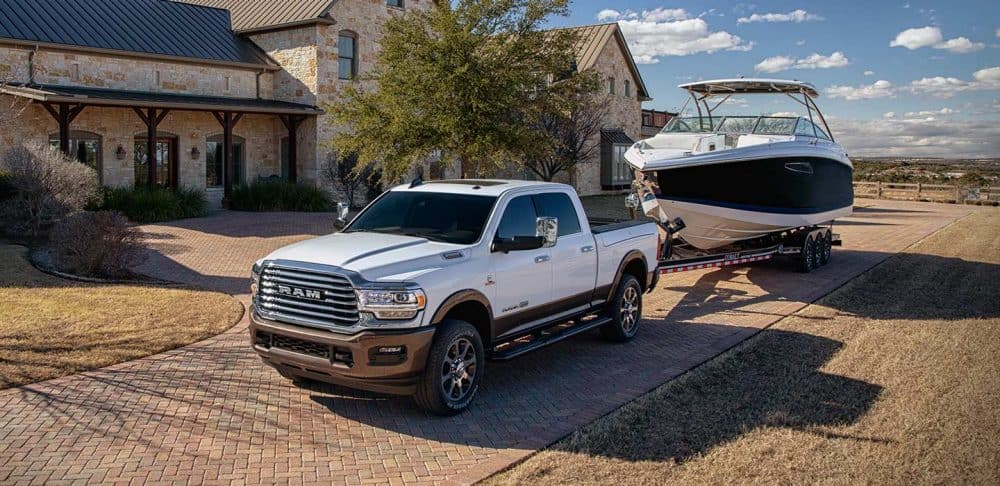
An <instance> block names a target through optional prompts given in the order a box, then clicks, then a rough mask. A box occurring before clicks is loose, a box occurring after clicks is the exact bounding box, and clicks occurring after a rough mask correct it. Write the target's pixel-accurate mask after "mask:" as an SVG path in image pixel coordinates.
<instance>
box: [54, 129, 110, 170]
mask: <svg viewBox="0 0 1000 486" xmlns="http://www.w3.org/2000/svg"><path fill="white" fill-rule="evenodd" d="M49 146H51V147H52V148H54V149H56V150H59V133H52V134H49ZM101 149H102V147H101V136H100V135H98V134H96V133H91V132H82V131H76V130H73V131H71V132H69V153H70V157H73V158H74V159H76V160H78V161H80V163H82V164H84V165H86V166H87V167H90V168H91V169H94V170H96V171H97V177H98V178H100V177H101V175H102V174H101V168H102V163H101V159H102V157H101Z"/></svg>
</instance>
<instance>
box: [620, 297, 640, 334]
mask: <svg viewBox="0 0 1000 486" xmlns="http://www.w3.org/2000/svg"><path fill="white" fill-rule="evenodd" d="M619 312H620V314H619V316H620V318H621V325H622V331H624V332H625V334H632V332H633V331H634V330H635V328H636V326H638V324H639V317H640V316H639V289H637V288H635V286H629V287H627V288H626V289H625V292H623V293H622V302H621V310H620V311H619Z"/></svg>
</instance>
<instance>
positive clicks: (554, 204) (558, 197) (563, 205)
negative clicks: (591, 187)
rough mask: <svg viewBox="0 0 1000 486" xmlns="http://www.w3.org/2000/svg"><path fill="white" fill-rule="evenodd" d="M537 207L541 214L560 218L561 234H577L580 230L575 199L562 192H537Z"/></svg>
mask: <svg viewBox="0 0 1000 486" xmlns="http://www.w3.org/2000/svg"><path fill="white" fill-rule="evenodd" d="M534 198H535V207H537V208H538V214H539V216H547V217H551V218H558V219H559V236H567V235H575V234H577V233H579V232H580V217H579V216H577V214H576V208H575V207H573V201H572V200H570V198H569V196H568V195H566V194H564V193H561V192H550V193H546V194H536V195H535V196H534Z"/></svg>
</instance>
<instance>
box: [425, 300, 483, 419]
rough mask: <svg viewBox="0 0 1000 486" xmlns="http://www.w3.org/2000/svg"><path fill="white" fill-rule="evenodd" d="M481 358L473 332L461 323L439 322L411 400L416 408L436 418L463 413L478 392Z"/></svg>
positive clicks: (477, 337) (472, 328)
mask: <svg viewBox="0 0 1000 486" xmlns="http://www.w3.org/2000/svg"><path fill="white" fill-rule="evenodd" d="M485 358H486V354H485V352H484V351H483V343H482V339H481V338H480V337H479V332H478V331H476V328H474V327H472V325H471V324H469V323H468V322H465V321H458V320H452V319H447V320H445V321H444V322H442V323H441V325H440V327H439V328H438V331H437V333H436V335H435V336H434V344H433V345H432V346H431V350H430V353H429V354H428V356H427V366H426V368H424V372H423V377H422V379H421V381H420V383H419V384H418V385H417V393H416V395H414V397H413V398H414V399H415V400H416V402H417V405H418V406H420V408H422V409H424V410H426V411H428V412H431V413H434V414H438V415H454V414H456V413H459V412H461V411H462V410H465V408H466V407H468V406H469V403H471V402H472V399H473V397H475V395H476V392H477V391H478V390H479V382H480V381H481V380H482V376H483V372H484V364H485V361H486V359H485Z"/></svg>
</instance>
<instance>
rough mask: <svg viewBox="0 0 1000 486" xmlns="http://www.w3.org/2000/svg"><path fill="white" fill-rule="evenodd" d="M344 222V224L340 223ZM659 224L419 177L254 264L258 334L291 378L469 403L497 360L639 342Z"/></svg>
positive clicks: (503, 189) (561, 197)
mask: <svg viewBox="0 0 1000 486" xmlns="http://www.w3.org/2000/svg"><path fill="white" fill-rule="evenodd" d="M342 217H343V216H342ZM658 244H659V234H658V230H657V227H656V225H655V224H654V223H644V222H641V221H627V222H617V223H610V224H608V223H605V224H603V225H598V224H596V223H595V224H594V225H592V224H591V222H589V221H588V219H587V218H586V215H585V214H584V209H583V206H582V205H581V204H580V199H579V198H578V197H577V195H576V193H575V192H574V190H573V189H572V188H571V187H570V186H566V185H562V184H553V183H540V182H526V181H498V180H455V181H433V182H421V181H419V180H417V181H414V182H413V183H412V184H409V185H404V186H399V187H395V188H393V189H391V190H389V191H386V192H385V193H384V194H382V195H381V196H379V197H378V198H377V199H376V200H375V201H373V202H372V203H371V204H370V205H368V207H366V208H365V209H364V210H362V211H361V212H360V213H359V214H358V215H357V216H356V217H355V218H354V219H353V220H352V221H351V222H350V224H347V225H346V226H344V227H343V229H342V231H340V232H339V233H335V234H331V235H328V236H323V237H319V238H315V239H312V240H308V241H303V242H300V243H297V244H293V245H291V246H287V247H284V248H281V249H279V250H277V251H275V252H273V253H271V254H270V255H268V256H267V257H265V258H263V259H261V260H260V261H258V262H257V263H256V264H255V265H254V266H253V277H252V279H253V282H252V291H253V298H252V310H251V324H250V338H251V343H252V345H253V348H254V350H255V351H256V352H257V353H258V354H259V355H260V356H261V358H262V359H263V360H264V361H265V362H266V363H267V364H269V365H271V366H273V367H274V368H276V369H277V371H278V372H279V373H281V375H282V376H284V377H286V378H289V379H291V380H294V381H296V382H302V381H307V380H318V381H323V382H328V383H335V384H340V385H344V386H347V387H352V388H358V389H364V390H370V391H376V392H383V393H390V394H402V395H413V396H414V398H415V399H416V402H417V404H418V405H419V406H420V407H422V408H424V409H425V410H428V411H431V412H434V413H437V414H452V413H457V412H458V411H461V410H462V409H464V408H466V407H467V406H468V405H469V403H470V402H471V401H472V399H473V397H474V396H475V395H476V391H477V389H478V388H479V385H480V383H482V380H483V379H484V377H485V372H486V362H487V359H497V360H502V359H509V358H512V357H514V356H517V355H519V354H522V353H524V352H527V351H530V350H533V349H536V348H539V347H542V346H544V345H546V344H550V343H553V342H556V341H558V340H561V339H564V338H566V337H568V336H571V335H574V334H577V333H580V332H583V331H586V330H588V329H594V328H600V330H601V332H602V334H603V335H604V336H605V337H606V338H608V339H610V340H612V341H627V340H629V339H631V338H632V337H634V336H635V335H636V332H637V331H638V329H639V323H640V319H641V316H642V295H643V293H645V292H648V291H650V290H652V288H653V287H654V286H655V285H656V279H657V275H658V273H657V272H656V265H657V247H658Z"/></svg>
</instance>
